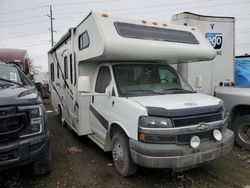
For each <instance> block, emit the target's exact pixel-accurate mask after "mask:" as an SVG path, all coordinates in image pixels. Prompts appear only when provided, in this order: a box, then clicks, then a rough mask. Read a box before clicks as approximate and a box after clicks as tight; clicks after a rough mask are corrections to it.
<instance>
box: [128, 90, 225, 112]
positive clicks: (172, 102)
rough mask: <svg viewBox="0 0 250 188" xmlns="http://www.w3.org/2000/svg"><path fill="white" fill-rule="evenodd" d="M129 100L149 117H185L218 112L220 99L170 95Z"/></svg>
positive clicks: (198, 95)
mask: <svg viewBox="0 0 250 188" xmlns="http://www.w3.org/2000/svg"><path fill="white" fill-rule="evenodd" d="M130 99H131V100H133V101H135V102H136V103H139V104H140V105H142V106H144V107H145V108H146V109H147V110H148V113H149V115H156V116H167V115H169V116H187V115H195V114H204V113H211V112H215V111H220V110H221V108H222V102H221V100H220V99H218V98H215V97H212V96H208V95H204V94H199V93H188V94H170V95H155V96H143V97H130Z"/></svg>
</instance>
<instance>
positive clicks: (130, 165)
mask: <svg viewBox="0 0 250 188" xmlns="http://www.w3.org/2000/svg"><path fill="white" fill-rule="evenodd" d="M112 157H113V161H114V165H115V167H116V170H117V171H118V172H119V173H120V174H121V175H122V176H124V177H127V176H131V175H133V174H135V173H136V171H137V165H136V164H135V163H134V162H133V160H132V158H131V154H130V150H129V143H128V137H127V136H126V135H125V133H123V132H116V133H115V134H114V136H113V137H112Z"/></svg>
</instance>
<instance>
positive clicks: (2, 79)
mask: <svg viewBox="0 0 250 188" xmlns="http://www.w3.org/2000/svg"><path fill="white" fill-rule="evenodd" d="M0 80H1V81H4V82H7V83H12V84H16V85H19V86H23V84H20V83H18V82H15V81H12V80H7V79H4V78H0Z"/></svg>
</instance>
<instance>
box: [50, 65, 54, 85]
mask: <svg viewBox="0 0 250 188" xmlns="http://www.w3.org/2000/svg"><path fill="white" fill-rule="evenodd" d="M50 78H51V81H52V82H54V81H55V70H54V63H51V64H50Z"/></svg>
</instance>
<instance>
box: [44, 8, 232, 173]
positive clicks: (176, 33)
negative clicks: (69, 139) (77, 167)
mask: <svg viewBox="0 0 250 188" xmlns="http://www.w3.org/2000/svg"><path fill="white" fill-rule="evenodd" d="M48 56H49V69H50V70H49V71H50V79H51V80H50V85H51V86H50V88H51V100H52V105H53V107H54V109H55V111H57V112H58V113H59V114H60V116H61V119H62V123H65V124H67V125H68V126H69V127H70V128H72V129H73V130H74V131H75V132H76V133H77V134H78V135H80V136H81V135H88V137H89V138H90V139H92V140H93V141H94V142H95V143H96V144H97V145H98V146H100V147H101V148H102V149H103V150H104V151H112V156H113V161H114V164H115V167H116V169H117V170H118V172H119V173H120V174H121V175H123V176H128V175H132V174H133V173H135V171H136V169H137V165H141V166H144V167H151V168H172V169H175V170H182V169H188V168H192V167H195V166H197V165H201V164H203V163H206V162H208V161H210V160H213V159H215V158H217V157H220V156H223V155H225V154H227V153H228V152H229V151H230V150H231V149H232V146H233V133H232V131H230V130H228V129H227V128H226V126H225V125H226V116H225V110H224V107H223V102H222V101H221V100H219V99H217V98H214V97H211V96H207V95H203V94H199V93H196V92H194V90H193V89H192V88H191V87H190V85H189V84H188V83H187V82H186V81H185V80H184V79H183V78H182V77H181V76H180V75H179V74H178V73H177V72H176V71H175V70H174V69H173V68H172V67H171V66H169V64H173V63H175V64H178V63H189V62H193V61H208V60H212V59H213V58H214V57H215V51H214V49H213V48H212V47H211V46H210V45H209V44H208V43H207V41H206V39H205V38H204V37H203V36H202V34H201V33H200V32H199V30H198V29H197V28H196V27H187V26H180V25H169V24H165V23H156V22H153V23H152V22H147V21H145V20H144V21H140V20H130V19H125V18H117V17H111V16H109V15H108V14H96V13H93V12H92V13H90V14H89V15H88V16H87V17H86V18H85V19H84V20H83V21H82V22H81V23H80V24H79V25H78V26H77V27H75V28H71V29H69V31H68V32H67V33H66V34H65V35H64V36H63V37H62V38H61V40H60V41H59V42H58V43H57V44H56V45H55V46H54V47H53V48H52V49H51V50H50V51H49V52H48ZM62 139H63V138H62Z"/></svg>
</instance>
